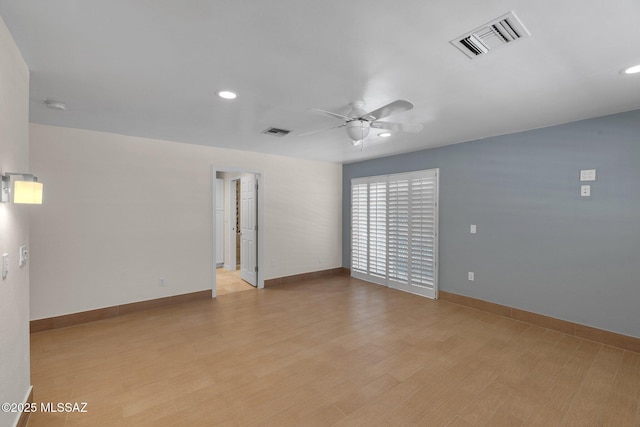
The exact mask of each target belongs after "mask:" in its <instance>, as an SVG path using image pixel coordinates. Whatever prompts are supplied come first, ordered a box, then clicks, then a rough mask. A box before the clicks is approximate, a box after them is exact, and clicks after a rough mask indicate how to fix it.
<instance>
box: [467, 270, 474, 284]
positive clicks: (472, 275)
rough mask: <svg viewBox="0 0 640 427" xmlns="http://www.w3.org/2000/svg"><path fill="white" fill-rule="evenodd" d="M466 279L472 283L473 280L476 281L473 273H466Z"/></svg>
mask: <svg viewBox="0 0 640 427" xmlns="http://www.w3.org/2000/svg"><path fill="white" fill-rule="evenodd" d="M467 278H468V279H469V281H470V282H473V281H474V280H476V275H475V273H474V272H473V271H470V272H469V273H467Z"/></svg>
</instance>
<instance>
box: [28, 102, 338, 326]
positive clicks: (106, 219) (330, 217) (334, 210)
mask: <svg viewBox="0 0 640 427" xmlns="http://www.w3.org/2000/svg"><path fill="white" fill-rule="evenodd" d="M68 113H71V114H72V112H71V111H70V112H68ZM65 114H66V113H65ZM30 144H31V157H30V159H31V167H32V168H33V170H36V171H37V172H38V174H39V175H38V176H39V177H40V179H41V181H42V182H44V183H45V196H44V199H45V200H44V204H43V205H42V206H41V207H42V209H40V210H38V211H37V212H36V213H35V214H34V215H33V216H32V222H31V234H32V242H31V255H32V270H31V283H32V292H31V318H32V319H34V320H35V319H41V318H46V317H52V316H57V315H62V314H69V313H74V312H79V311H85V310H91V309H96V308H101V307H108V306H113V305H119V304H124V303H129V302H135V301H143V300H148V299H153V298H160V297H163V296H169V295H178V294H183V293H188V292H194V291H200V290H205V289H210V288H211V283H212V280H213V277H212V276H213V258H212V245H213V242H212V220H213V217H212V200H211V197H212V178H213V177H212V165H213V166H216V167H217V168H218V169H220V170H225V169H227V170H228V169H232V170H250V171H258V172H262V173H263V176H264V186H263V187H264V188H263V191H262V195H263V197H264V221H265V230H264V242H263V245H264V246H263V248H264V257H265V263H264V266H265V267H266V271H265V273H264V278H265V279H270V278H276V277H283V276H289V275H293V274H300V273H305V272H310V271H317V270H324V269H329V268H336V267H340V265H341V221H342V219H341V213H342V211H341V197H342V195H341V180H342V168H341V166H340V165H339V164H333V163H324V162H312V161H304V160H300V159H293V158H287V157H278V156H267V155H264V154H258V153H249V152H242V151H236V150H229V149H218V148H211V147H203V146H198V145H188V144H180V143H176V142H168V141H158V140H151V139H144V138H137V137H128V136H122V135H115V134H108V133H102V132H94V131H86V130H78V129H70V128H61V127H53V126H45V125H38V124H32V125H31V127H30ZM160 277H164V278H165V279H166V286H165V287H160V286H159V278H160Z"/></svg>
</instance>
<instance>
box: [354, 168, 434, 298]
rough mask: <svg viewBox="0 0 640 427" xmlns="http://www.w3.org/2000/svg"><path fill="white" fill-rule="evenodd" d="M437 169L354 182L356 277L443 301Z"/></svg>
mask: <svg viewBox="0 0 640 427" xmlns="http://www.w3.org/2000/svg"><path fill="white" fill-rule="evenodd" d="M437 231H438V174H437V169H431V170H424V171H417V172H410V173H403V174H395V175H384V176H373V177H366V178H355V179H353V180H352V181H351V250H352V256H351V272H352V276H354V277H356V278H359V279H363V280H367V281H370V282H374V283H378V284H381V285H386V286H389V287H392V288H395V289H400V290H404V291H407V292H411V293H415V294H419V295H423V296H427V297H430V298H436V297H437V243H438V239H437Z"/></svg>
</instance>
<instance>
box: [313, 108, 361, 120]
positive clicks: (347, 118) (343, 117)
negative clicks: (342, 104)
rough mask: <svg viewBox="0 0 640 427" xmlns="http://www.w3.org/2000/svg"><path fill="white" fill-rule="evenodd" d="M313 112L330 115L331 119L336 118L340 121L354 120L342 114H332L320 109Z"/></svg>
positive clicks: (314, 109)
mask: <svg viewBox="0 0 640 427" xmlns="http://www.w3.org/2000/svg"><path fill="white" fill-rule="evenodd" d="M312 111H317V112H319V113H324V114H328V115H330V116H331V117H335V118H336V119H340V120H351V119H352V117H347V116H343V115H342V114H337V113H332V112H331V111H326V110H321V109H319V108H312Z"/></svg>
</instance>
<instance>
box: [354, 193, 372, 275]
mask: <svg viewBox="0 0 640 427" xmlns="http://www.w3.org/2000/svg"><path fill="white" fill-rule="evenodd" d="M368 187H369V186H368V184H367V183H361V184H352V185H351V209H352V215H351V271H353V272H360V273H366V272H367V271H368V267H367V264H368V262H367V258H368V250H367V248H368V245H369V242H368V241H369V231H368V230H369V222H368V220H367V217H368V215H369V208H368V205H369V196H368Z"/></svg>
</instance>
